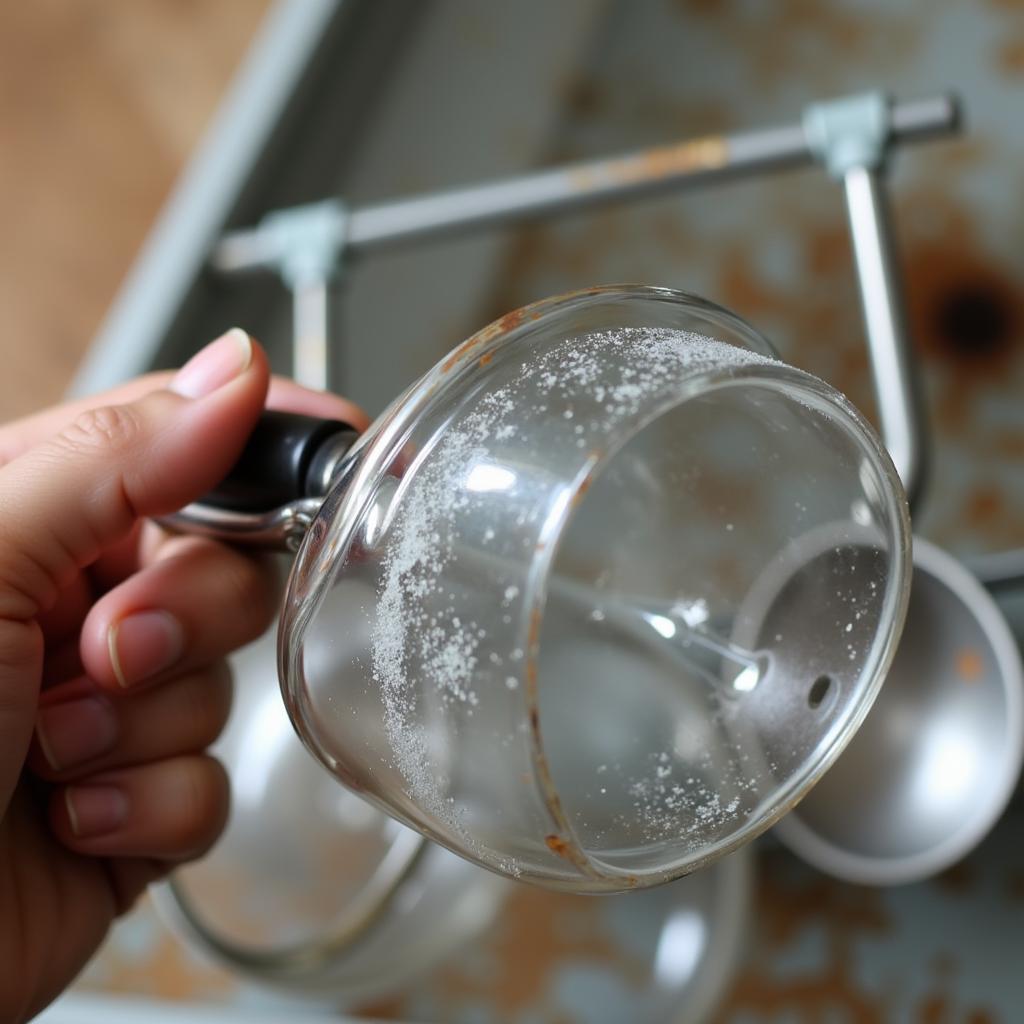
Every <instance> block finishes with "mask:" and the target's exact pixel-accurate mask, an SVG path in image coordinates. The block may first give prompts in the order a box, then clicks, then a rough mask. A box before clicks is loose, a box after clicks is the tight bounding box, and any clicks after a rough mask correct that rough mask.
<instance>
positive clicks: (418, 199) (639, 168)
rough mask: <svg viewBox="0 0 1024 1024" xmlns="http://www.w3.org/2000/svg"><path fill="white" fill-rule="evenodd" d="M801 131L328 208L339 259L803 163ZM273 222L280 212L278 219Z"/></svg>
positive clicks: (245, 242) (928, 113)
mask: <svg viewBox="0 0 1024 1024" xmlns="http://www.w3.org/2000/svg"><path fill="white" fill-rule="evenodd" d="M958 120H959V110H958V106H957V103H956V99H955V97H953V96H949V95H939V96H933V97H929V98H926V99H919V100H910V101H905V102H897V103H894V104H893V105H892V107H891V110H890V139H891V141H892V142H894V143H902V142H915V141H919V140H922V139H926V138H932V137H935V136H939V135H945V134H949V133H951V132H953V131H955V130H956V127H957V124H958ZM814 160H815V156H814V154H813V153H812V151H811V149H810V147H809V145H808V143H807V139H806V137H805V133H804V129H803V127H802V126H801V125H799V124H797V125H787V126H783V127H777V128H768V129H763V130H760V131H754V132H746V133H741V134H735V135H714V136H708V137H706V138H702V139H694V140H690V141H686V142H680V143H676V144H674V145H670V146H662V147H658V148H655V149H648V150H643V151H641V152H638V153H632V154H629V155H626V156H620V157H612V158H609V159H603V160H593V161H587V162H583V163H577V164H569V165H567V166H564V167H557V168H552V169H551V170H547V171H539V172H537V173H534V174H526V175H522V176H520V177H516V178H508V179H505V180H503V181H496V182H491V183H488V184H484V185H474V186H470V187H467V188H457V189H451V190H447V191H443V192H435V193H430V194H427V195H422V196H413V197H411V198H408V199H396V200H392V201H389V202H384V203H375V204H371V205H367V206H362V207H355V208H351V209H346V208H345V207H344V205H343V204H342V202H341V201H340V200H335V201H329V202H333V204H334V205H335V207H336V211H337V217H336V224H337V228H336V230H337V248H338V253H339V255H340V254H341V253H342V252H344V253H345V255H356V254H362V253H368V252H373V251H375V250H377V249H383V248H386V247H389V246H396V245H399V244H402V243H405V242H411V241H416V240H421V239H426V238H433V237H437V236H440V235H451V234H457V233H459V232H466V231H471V230H477V229H481V228H487V227H497V226H499V225H505V224H512V223H515V222H517V221H520V220H526V219H529V218H533V217H540V216H542V215H546V214H554V213H565V212H569V211H571V210H578V209H582V208H584V207H588V206H596V205H599V204H601V203H607V202H612V201H615V200H619V199H625V198H627V197H632V196H638V195H643V194H653V193H655V192H666V191H670V190H672V189H675V188H683V187H693V186H697V185H706V184H709V183H712V182H715V181H718V180H726V179H733V178H738V177H743V176H749V175H756V174H762V173H765V172H767V171H774V170H783V169H786V168H794V167H800V166H804V165H809V164H811V163H813V162H814ZM281 212H282V213H283V212H285V211H281ZM280 259H281V253H280V251H279V248H278V244H277V240H276V237H275V236H274V235H273V234H272V233H267V232H264V231H262V230H261V228H260V227H256V228H252V229H246V230H242V231H236V232H232V233H230V234H228V235H226V236H225V237H224V238H223V239H222V240H221V242H220V243H219V244H218V245H217V247H216V248H215V249H214V252H213V257H212V263H213V266H214V268H215V269H217V270H222V271H236V270H251V269H260V268H264V269H265V268H272V267H275V266H276V265H277V264H278V262H279V261H280Z"/></svg>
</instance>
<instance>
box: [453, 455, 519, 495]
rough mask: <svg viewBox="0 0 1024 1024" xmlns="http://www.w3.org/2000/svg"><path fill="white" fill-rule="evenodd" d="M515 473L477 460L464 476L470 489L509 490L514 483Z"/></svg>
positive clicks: (467, 487)
mask: <svg viewBox="0 0 1024 1024" xmlns="http://www.w3.org/2000/svg"><path fill="white" fill-rule="evenodd" d="M516 479H517V478H516V474H515V473H513V472H512V470H511V469H506V468H505V467H504V466H496V465H494V463H492V462H478V463H477V464H476V465H475V466H474V467H473V468H472V469H471V470H470V471H469V476H467V477H466V489H467V490H470V491H510V490H512V488H513V487H515V485H516Z"/></svg>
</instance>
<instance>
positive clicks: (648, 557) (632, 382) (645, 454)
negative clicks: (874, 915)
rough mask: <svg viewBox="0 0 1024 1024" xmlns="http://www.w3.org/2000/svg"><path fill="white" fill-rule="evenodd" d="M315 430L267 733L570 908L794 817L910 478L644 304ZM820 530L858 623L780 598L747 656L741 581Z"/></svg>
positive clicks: (714, 326) (791, 382)
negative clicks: (277, 718) (559, 893)
mask: <svg viewBox="0 0 1024 1024" xmlns="http://www.w3.org/2000/svg"><path fill="white" fill-rule="evenodd" d="M316 429H317V430H319V429H320V428H319V426H317V428H316ZM316 436H317V445H320V446H321V447H320V448H319V449H318V450H315V451H310V452H306V453H305V454H304V455H303V458H304V459H305V460H306V461H307V462H308V464H309V465H310V466H312V467H317V468H316V469H315V472H314V471H312V470H311V471H310V474H309V476H310V478H311V479H313V481H314V483H315V484H323V485H324V487H325V488H326V497H325V498H323V500H322V504H320V505H319V506H318V511H316V515H315V519H314V520H313V522H312V525H311V526H310V528H309V530H308V533H307V534H306V536H305V539H304V541H303V542H302V546H301V548H300V550H299V553H298V557H297V560H296V563H295V566H294V568H293V571H292V574H291V577H290V580H289V587H288V595H287V599H286V602H285V607H284V611H283V613H282V618H281V625H280V644H279V672H280V676H281V681H282V690H283V693H284V696H285V701H286V704H287V707H288V711H289V715H290V717H291V719H292V722H293V723H294V724H295V727H296V729H297V730H298V732H299V734H300V736H301V737H302V739H303V741H304V742H305V743H306V745H307V746H308V748H309V749H310V750H311V751H312V752H313V753H314V754H315V755H316V756H317V757H318V758H319V760H320V761H321V762H322V763H323V764H324V765H326V766H327V768H328V769H330V771H331V772H332V773H333V774H334V775H335V776H336V777H337V778H338V779H340V780H341V781H342V782H344V783H345V784H346V785H347V786H349V787H351V788H352V789H353V790H355V791H356V792H358V793H360V794H361V795H362V796H364V797H366V798H367V799H369V800H370V801H372V802H374V803H375V804H376V805H377V806H379V807H380V808H381V809H383V810H385V811H386V812H387V813H389V814H391V815H393V816H394V817H396V818H397V819H398V820H400V821H402V822H404V823H405V824H408V825H410V826H411V827H412V828H414V829H416V830H417V831H419V832H421V833H422V834H423V835H426V836H428V837H430V838H432V839H435V840H436V841H438V842H439V843H441V844H443V845H445V846H447V847H448V848H449V849H451V850H453V851H455V852H457V853H459V854H461V855H463V856H465V857H467V858H469V859H471V860H473V861H475V862H477V863H479V864H482V865H483V866H485V867H489V868H491V869H492V870H495V871H498V872H500V873H503V874H506V875H509V876H512V877H516V878H523V879H526V880H530V881H534V882H538V883H541V884H545V885H548V886H552V887H557V888H565V889H573V890H577V891H589V892H615V891H625V890H628V889H632V888H640V887H644V886H648V885H654V884H658V883H661V882H665V881H668V880H670V879H673V878H677V877H679V876H681V875H683V874H685V873H687V872H689V871H693V870H695V869H696V868H699V867H702V866H704V865H706V864H707V863H709V862H710V861H711V860H713V859H714V858H716V857H718V856H721V855H723V854H725V853H728V852H730V851H732V850H734V849H736V848H737V847H738V846H740V845H741V844H743V843H744V842H747V841H749V840H750V839H751V838H753V837H754V836H756V835H757V834H759V833H760V832H761V831H763V830H764V829H765V828H767V827H768V826H770V825H771V824H772V823H773V822H775V821H776V820H777V819H778V818H779V817H780V816H781V815H782V814H784V813H785V812H786V811H787V810H788V809H789V808H790V807H792V806H793V805H794V804H795V802H796V801H798V800H799V799H800V797H801V796H803V795H804V793H806V792H807V790H808V789H809V788H810V787H811V786H812V785H813V783H814V782H815V781H816V780H817V779H818V778H819V777H820V775H821V774H822V773H823V772H824V771H825V769H826V768H827V767H828V766H829V765H830V764H831V763H832V761H833V760H834V759H835V758H836V757H837V756H838V754H839V752H840V751H841V750H842V749H843V747H844V746H845V744H846V743H847V742H848V741H849V739H850V737H851V736H852V735H853V733H854V732H855V730H856V729H857V727H858V725H859V724H860V722H861V721H862V719H863V717H864V715H865V714H866V713H867V710H868V709H869V707H870V706H871V703H872V701H873V700H874V697H875V695H876V693H877V692H878V688H879V685H880V683H881V680H882V678H883V676H884V673H885V671H886V669H887V667H888V665H889V662H890V660H891V658H892V654H893V651H894V649H895V643H896V640H897V638H898V636H899V632H900V629H901V627H902V622H903V616H904V613H905V608H906V600H907V588H908V579H909V573H908V547H909V524H908V518H907V511H906V505H905V501H904V498H903V493H902V488H901V487H900V484H899V481H898V479H897V477H896V474H895V471H894V470H893V467H892V464H891V462H890V460H889V458H888V456H887V454H886V453H885V451H884V449H883V448H882V446H881V444H880V442H879V440H878V438H877V437H876V436H875V434H874V432H873V431H872V430H871V429H870V427H869V426H868V425H867V424H866V422H865V421H864V420H863V419H862V417H861V416H860V415H859V414H858V413H857V412H856V410H854V409H853V408H852V407H851V406H850V405H849V403H848V402H847V401H846V400H845V399H844V398H843V397H842V396H841V395H840V394H839V393H838V392H836V391H835V390H834V389H833V388H830V387H829V386H828V385H827V384H825V383H823V382H822V381H819V380H817V379H816V378H814V377H811V376H810V375H808V374H806V373H803V372H801V371H799V370H796V369H794V368H792V367H789V366H786V365H785V364H783V363H781V362H779V361H778V360H777V359H775V357H774V355H773V352H772V349H771V346H770V345H769V344H768V342H767V341H765V340H764V339H763V338H762V337H761V336H760V335H759V334H757V333H756V332H755V331H754V330H753V329H752V328H751V327H749V326H748V325H747V324H745V323H744V322H743V321H742V320H740V319H739V318H737V317H735V316H733V315H732V314H731V313H729V312H727V311H726V310H723V309H721V308H720V307H717V306H714V305H713V304H711V303H707V302H705V301H703V300H701V299H698V298H695V297H693V296H688V295H684V294H682V293H679V292H672V291H669V290H667V289H657V288H641V287H621V288H614V287H609V288H595V289H590V290H588V291H586V292H579V293H575V294H572V295H568V296H563V297H560V298H557V299H551V300H547V301H545V302H541V303H537V304H535V305H533V306H529V307H526V308H525V309H522V310H517V311H515V312H514V313H511V314H508V315H507V316H505V317H502V318H501V319H500V320H498V321H496V322H495V323H494V324H491V325H490V326H489V327H487V328H485V329H484V330H482V331H480V332H479V333H478V334H476V335H474V336H473V337H472V338H470V339H469V340H468V341H467V342H465V343H464V344H463V345H462V346H460V347H459V348H458V349H456V350H455V351H454V352H453V353H452V354H451V355H450V356H449V357H448V358H447V359H445V360H444V361H442V362H441V363H439V364H438V365H437V366H436V367H435V368H434V369H433V370H431V371H430V372H429V373H428V374H426V375H425V376H424V377H423V378H422V379H421V380H420V381H418V382H417V383H416V384H415V385H413V387H411V388H410V389H409V391H407V392H406V394H405V395H404V396H402V398H400V399H399V400H398V401H397V402H396V403H395V404H394V405H393V406H392V407H391V409H389V410H388V411H387V412H386V413H385V414H384V415H383V416H381V417H380V418H379V419H378V420H377V421H376V422H375V423H374V424H373V426H371V428H370V429H369V431H367V433H366V434H365V435H364V436H363V437H362V438H360V439H359V440H358V441H357V442H356V443H355V445H354V446H352V447H351V449H349V444H350V443H351V440H350V437H349V436H348V435H344V434H340V435H339V437H342V441H343V443H341V444H340V447H339V445H338V444H335V446H334V447H333V448H332V444H334V442H332V441H331V440H330V438H327V439H326V440H323V439H322V438H320V436H319V435H316ZM256 448H257V450H255V451H252V452H250V453H249V456H248V460H247V461H248V464H249V465H250V466H255V467H256V468H257V469H259V467H260V465H261V461H262V462H266V463H268V464H269V463H270V462H271V461H272V460H271V451H270V450H269V448H268V449H267V450H266V451H264V452H263V453H262V454H261V452H260V450H258V448H259V445H257V446H256ZM304 451H305V449H304ZM325 451H326V452H327V457H325V456H324V454H323V453H324V452H325ZM277 454H278V455H279V453H277ZM274 461H276V462H277V463H282V464H286V465H290V464H291V462H289V460H288V459H280V458H278V457H275V460H274ZM292 461H294V460H292ZM324 467H328V469H327V470H325V469H324ZM319 493H320V495H321V496H322V495H323V493H324V490H321V491H320V492H319ZM301 500H302V501H304V502H306V504H305V505H301V507H300V506H296V507H295V508H294V509H293V511H296V510H297V511H303V510H304V511H308V510H309V502H311V501H312V502H313V503H314V504H316V502H317V501H318V500H319V499H317V498H311V497H310V496H309V495H308V494H305V492H304V496H303V497H302V499H301ZM277 518H278V520H279V521H282V522H283V521H287V520H288V517H287V516H285V515H283V514H282V515H279V516H278V517H277ZM261 522H262V520H260V521H259V522H257V527H259V525H260V523H261ZM823 531H827V532H828V535H829V536H830V537H831V538H832V546H833V557H832V560H831V562H830V563H829V565H828V567H827V571H823V572H821V573H818V574H816V575H811V574H806V575H805V579H804V584H805V586H806V587H807V588H810V591H811V592H813V593H816V594H819V595H820V596H821V599H822V600H829V601H831V600H834V599H838V600H840V601H841V602H842V603H843V604H844V606H845V607H846V608H848V609H849V610H850V614H851V618H852V616H853V613H854V612H856V629H855V631H853V632H852V633H851V631H850V630H847V629H844V626H843V624H842V623H837V624H836V627H835V628H834V629H830V630H825V631H814V632H811V631H808V630H807V629H806V627H805V623H804V622H803V620H802V619H801V616H800V614H798V611H797V607H796V606H793V607H790V606H789V605H785V604H784V605H782V606H780V607H779V608H778V609H775V610H773V617H772V620H773V622H774V623H775V626H776V628H775V630H774V631H773V632H771V633H763V632H762V633H761V634H760V635H758V637H757V643H756V644H755V645H743V644H741V643H740V642H739V641H738V638H739V637H740V636H741V634H742V631H743V627H744V623H743V621H742V614H741V610H742V608H743V607H744V602H745V601H746V600H747V597H748V595H749V594H750V593H751V592H753V591H756V590H757V589H758V587H759V585H760V584H759V581H760V579H761V577H762V575H763V574H764V573H766V572H768V573H770V574H774V573H777V572H778V570H779V567H780V566H792V567H798V566H801V565H804V564H805V559H804V557H803V550H804V548H805V546H806V545H807V544H808V543H817V540H818V539H819V538H820V537H821V535H822V532H823ZM225 533H226V535H229V536H233V537H236V538H237V537H238V532H237V530H236V531H235V532H231V531H225ZM252 533H253V534H254V535H255V536H256V537H258V538H260V537H262V536H263V534H260V533H259V529H258V528H257V529H254V530H253V531H252ZM836 595H838V597H836ZM851 629H852V627H851ZM350 632H354V633H356V634H358V635H359V636H362V637H364V638H365V640H366V644H365V645H363V646H360V645H356V646H353V645H351V644H347V643H344V642H341V641H342V640H343V638H344V637H345V636H346V635H347V634H348V633H350Z"/></svg>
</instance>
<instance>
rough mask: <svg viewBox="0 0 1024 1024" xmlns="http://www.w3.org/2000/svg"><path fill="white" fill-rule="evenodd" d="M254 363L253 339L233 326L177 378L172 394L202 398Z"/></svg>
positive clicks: (186, 366)
mask: <svg viewBox="0 0 1024 1024" xmlns="http://www.w3.org/2000/svg"><path fill="white" fill-rule="evenodd" d="M250 362H252V339H251V338H250V337H249V335H248V334H246V333H245V331H243V330H242V329H241V327H232V328H231V330H230V331H228V332H227V334H222V335H221V336H220V337H219V338H218V339H217V340H216V341H211V342H210V344H209V345H207V346H206V348H204V349H201V350H200V351H199V352H197V353H196V354H195V355H194V356H193V357H192V358H191V359H190V360H189V361H188V362H187V363H186V364H185V365H184V366H183V367H182V368H181V369H180V370H179V371H178V372H177V374H175V376H174V380H172V381H171V384H170V388H171V391H174V392H177V394H179V395H184V396H185V397H186V398H202V397H203V395H208V394H210V393H211V392H213V391H216V390H217V388H219V387H223V385H225V384H227V383H229V382H230V381H233V380H234V379H235V378H236V377H237V376H239V374H241V373H243V372H244V371H245V370H246V368H247V367H248V366H249V363H250Z"/></svg>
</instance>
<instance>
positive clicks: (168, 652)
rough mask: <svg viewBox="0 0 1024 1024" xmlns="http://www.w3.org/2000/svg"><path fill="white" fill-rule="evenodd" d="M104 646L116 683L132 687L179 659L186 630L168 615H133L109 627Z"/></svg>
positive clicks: (167, 613)
mask: <svg viewBox="0 0 1024 1024" xmlns="http://www.w3.org/2000/svg"><path fill="white" fill-rule="evenodd" d="M107 647H108V649H109V651H110V664H111V667H112V668H113V670H114V675H115V677H116V678H117V681H118V682H119V683H120V684H121V685H122V686H134V685H135V683H140V682H142V680H144V679H149V678H150V677H151V676H155V675H156V674H157V672H161V671H162V670H163V669H165V668H169V667H170V666H171V665H173V664H174V663H175V662H176V661H177V660H178V659H179V658H180V657H181V655H182V652H183V650H184V648H185V631H184V630H183V629H182V628H181V623H180V622H178V620H177V619H176V618H175V617H174V616H173V615H171V614H170V613H169V612H164V611H153V612H136V613H135V614H134V615H129V616H127V618H124V619H122V620H121V621H120V622H116V623H114V625H112V626H111V627H110V630H109V632H108V633H107Z"/></svg>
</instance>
